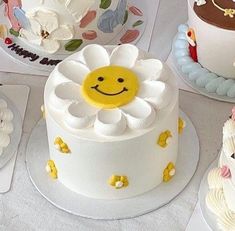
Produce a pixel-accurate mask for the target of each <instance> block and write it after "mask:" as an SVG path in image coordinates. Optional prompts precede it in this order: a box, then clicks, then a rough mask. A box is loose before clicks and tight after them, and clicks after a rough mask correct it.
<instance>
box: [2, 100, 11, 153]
mask: <svg viewBox="0 0 235 231" xmlns="http://www.w3.org/2000/svg"><path fill="white" fill-rule="evenodd" d="M12 120H13V113H12V112H11V110H10V109H8V107H7V103H6V101H5V100H3V99H0V156H1V155H2V154H3V153H4V149H5V148H6V147H7V146H8V145H9V144H10V140H11V139H10V134H11V133H12V132H13V130H14V128H13V123H12Z"/></svg>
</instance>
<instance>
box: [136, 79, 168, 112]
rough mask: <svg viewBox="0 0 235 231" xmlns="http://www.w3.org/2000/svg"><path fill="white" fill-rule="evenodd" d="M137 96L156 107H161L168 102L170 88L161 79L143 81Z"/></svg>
mask: <svg viewBox="0 0 235 231" xmlns="http://www.w3.org/2000/svg"><path fill="white" fill-rule="evenodd" d="M138 97H140V98H142V99H144V100H146V101H148V102H150V103H151V104H153V105H154V107H155V108H156V109H162V108H164V107H166V106H167V105H168V104H169V103H170V100H171V98H172V94H171V88H170V86H169V85H168V84H166V83H164V82H161V81H145V82H142V83H141V85H140V89H139V92H138Z"/></svg>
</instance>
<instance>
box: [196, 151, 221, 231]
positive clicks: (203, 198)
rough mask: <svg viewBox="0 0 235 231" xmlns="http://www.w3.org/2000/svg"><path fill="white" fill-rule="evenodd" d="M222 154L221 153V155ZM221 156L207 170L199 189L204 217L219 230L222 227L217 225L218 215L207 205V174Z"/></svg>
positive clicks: (216, 230)
mask: <svg viewBox="0 0 235 231" xmlns="http://www.w3.org/2000/svg"><path fill="white" fill-rule="evenodd" d="M219 156H220V155H219ZM218 159H219V158H217V159H216V160H215V161H214V162H213V163H212V164H211V165H210V166H209V168H208V169H207V171H206V172H205V174H204V176H203V178H202V181H201V185H200V189H199V193H198V197H199V203H200V207H201V211H202V214H203V217H204V220H205V222H206V223H207V224H208V225H209V226H210V228H211V229H212V230H213V231H219V230H220V229H219V228H218V226H217V218H216V215H215V214H213V213H212V212H211V211H210V210H209V209H208V208H207V205H206V195H207V193H208V192H209V187H208V183H207V176H208V174H209V172H210V171H211V170H212V169H213V168H215V167H217V166H218V161H219V160H218Z"/></svg>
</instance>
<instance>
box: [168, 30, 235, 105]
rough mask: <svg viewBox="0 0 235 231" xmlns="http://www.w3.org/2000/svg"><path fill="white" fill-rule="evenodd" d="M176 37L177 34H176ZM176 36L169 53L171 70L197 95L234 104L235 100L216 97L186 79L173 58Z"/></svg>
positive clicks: (226, 97)
mask: <svg viewBox="0 0 235 231" xmlns="http://www.w3.org/2000/svg"><path fill="white" fill-rule="evenodd" d="M176 36H177V34H176ZM176 36H175V38H174V40H173V43H172V49H171V53H170V56H169V57H170V59H171V61H172V62H171V63H172V68H173V69H174V70H175V72H176V73H177V75H178V76H180V78H181V79H182V80H183V81H184V82H185V83H186V84H187V85H188V86H189V87H191V88H192V89H194V90H195V91H197V92H198V93H200V94H201V95H204V96H207V97H209V98H211V99H215V100H218V101H223V102H228V103H235V98H231V97H228V96H222V95H218V94H216V93H210V92H208V91H207V90H206V88H203V87H199V86H198V85H197V84H195V83H194V82H193V81H191V80H190V79H189V78H188V74H185V73H183V72H182V70H181V68H180V66H179V65H178V64H177V63H176V59H175V57H174V49H175V48H174V43H175V41H176Z"/></svg>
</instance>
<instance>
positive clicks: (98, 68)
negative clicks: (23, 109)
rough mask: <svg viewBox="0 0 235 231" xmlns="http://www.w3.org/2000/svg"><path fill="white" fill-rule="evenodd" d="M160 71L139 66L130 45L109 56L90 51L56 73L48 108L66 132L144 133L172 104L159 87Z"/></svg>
mask: <svg viewBox="0 0 235 231" xmlns="http://www.w3.org/2000/svg"><path fill="white" fill-rule="evenodd" d="M162 68H163V65H162V63H161V62H160V61H159V60H156V59H146V60H142V59H141V60H140V59H139V50H138V48H137V47H135V46H133V45H129V44H125V45H121V46H118V47H116V48H115V49H114V50H113V51H112V53H111V54H109V53H108V51H107V50H106V49H105V48H103V47H102V46H100V45H89V46H87V47H85V48H84V49H83V50H82V51H81V53H80V54H79V55H77V58H76V60H66V61H63V62H61V63H60V64H59V65H58V66H57V67H56V69H55V71H54V72H53V74H52V76H53V75H54V76H53V77H55V79H54V80H53V83H54V88H53V90H52V91H51V93H50V96H49V105H51V106H52V107H53V109H54V110H56V111H57V112H58V113H61V116H62V118H63V122H64V124H65V125H66V126H67V127H69V128H71V129H84V128H87V127H91V126H94V130H95V131H96V132H97V133H99V134H102V135H106V136H115V135H120V134H122V133H123V132H124V131H125V130H126V128H127V127H129V128H130V129H145V128H148V127H149V126H151V125H152V124H153V122H154V121H155V119H156V112H157V110H158V109H162V108H163V107H165V106H167V105H168V104H169V102H170V100H171V98H172V93H171V88H170V86H168V85H167V84H166V83H165V82H163V81H160V80H161V76H162V75H161V72H162ZM106 71H107V72H106ZM102 73H103V75H101V74H102ZM120 73H121V75H120ZM135 77H136V78H135ZM52 79H53V78H52ZM132 80H133V81H132ZM110 81H112V82H110Z"/></svg>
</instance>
